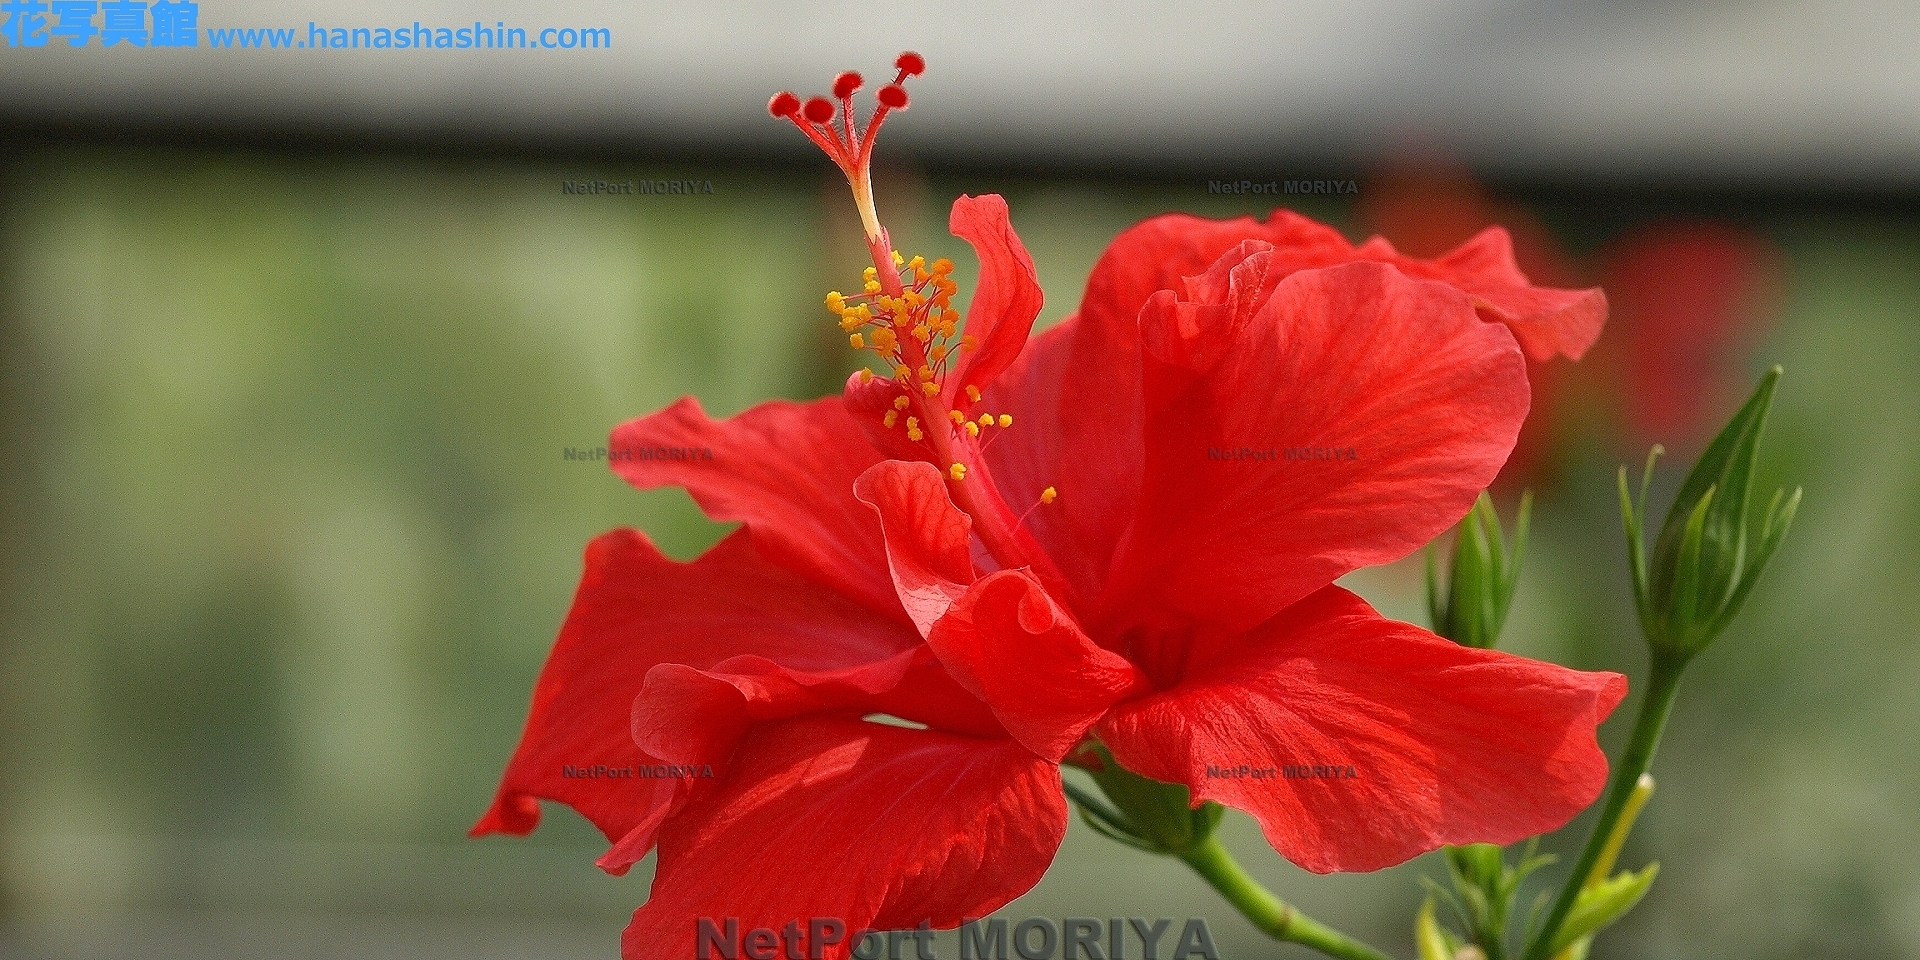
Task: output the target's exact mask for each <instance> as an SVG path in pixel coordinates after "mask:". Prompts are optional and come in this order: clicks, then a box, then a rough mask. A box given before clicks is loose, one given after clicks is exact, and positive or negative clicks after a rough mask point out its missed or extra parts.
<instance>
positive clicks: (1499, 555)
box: [1427, 491, 1533, 649]
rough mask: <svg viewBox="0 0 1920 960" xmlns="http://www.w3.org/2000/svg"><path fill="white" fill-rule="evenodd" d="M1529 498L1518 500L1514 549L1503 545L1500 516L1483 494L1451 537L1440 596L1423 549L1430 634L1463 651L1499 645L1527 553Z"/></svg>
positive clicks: (1429, 551)
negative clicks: (1430, 626) (1431, 621)
mask: <svg viewBox="0 0 1920 960" xmlns="http://www.w3.org/2000/svg"><path fill="white" fill-rule="evenodd" d="M1532 509H1533V492H1532V491H1528V492H1526V493H1524V494H1522V495H1521V496H1520V518H1519V521H1518V523H1517V524H1516V525H1515V528H1514V534H1513V547H1512V548H1511V549H1508V547H1507V545H1506V533H1505V531H1503V530H1501V529H1500V514H1499V512H1498V511H1496V510H1494V508H1493V499H1492V498H1491V497H1489V496H1487V495H1486V494H1484V493H1482V494H1481V495H1480V499H1479V500H1478V501H1476V502H1475V503H1474V505H1473V509H1472V510H1470V511H1468V512H1467V516H1466V518H1465V519H1464V520H1461V521H1460V527H1459V529H1458V530H1457V531H1456V532H1455V533H1454V537H1453V555H1452V557H1451V558H1450V561H1451V562H1450V564H1449V567H1448V570H1447V589H1446V592H1445V593H1444V594H1442V593H1441V590H1440V584H1439V578H1438V576H1437V574H1436V571H1435V570H1434V561H1433V548H1432V547H1431V546H1429V547H1428V548H1427V612H1428V614H1429V616H1431V617H1432V618H1433V632H1434V633H1437V634H1439V635H1441V636H1443V637H1446V638H1447V639H1449V640H1452V641H1453V642H1455V643H1458V644H1460V645H1462V646H1468V647H1480V648H1483V649H1484V648H1488V647H1492V646H1493V644H1494V641H1496V640H1498V639H1500V628H1501V627H1503V626H1505V625H1506V622H1507V610H1508V608H1509V607H1511V606H1512V605H1513V588H1514V586H1515V585H1516V584H1518V583H1519V582H1520V558H1521V556H1522V555H1523V554H1524V553H1525V552H1526V549H1527V518H1528V514H1529V513H1530V512H1531V511H1532Z"/></svg>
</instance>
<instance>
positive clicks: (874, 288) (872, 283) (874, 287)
mask: <svg viewBox="0 0 1920 960" xmlns="http://www.w3.org/2000/svg"><path fill="white" fill-rule="evenodd" d="M868 269H872V268H871V267H869V268H868ZM866 291H867V292H868V293H879V292H880V281H878V280H868V281H867V283H866Z"/></svg>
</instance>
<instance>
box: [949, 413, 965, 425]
mask: <svg viewBox="0 0 1920 960" xmlns="http://www.w3.org/2000/svg"><path fill="white" fill-rule="evenodd" d="M947 417H948V418H950V419H951V420H953V425H954V426H956V427H957V426H959V425H961V424H963V423H966V422H967V415H966V414H964V413H961V412H960V411H958V410H948V411H947Z"/></svg>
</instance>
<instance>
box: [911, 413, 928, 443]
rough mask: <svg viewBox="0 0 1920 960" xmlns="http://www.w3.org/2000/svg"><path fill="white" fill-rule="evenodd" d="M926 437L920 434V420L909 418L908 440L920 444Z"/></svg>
mask: <svg viewBox="0 0 1920 960" xmlns="http://www.w3.org/2000/svg"><path fill="white" fill-rule="evenodd" d="M925 437H926V434H924V433H921V432H920V418H918V417H908V418H907V439H908V440H913V441H916V442H918V441H920V440H922V439H924V438H925Z"/></svg>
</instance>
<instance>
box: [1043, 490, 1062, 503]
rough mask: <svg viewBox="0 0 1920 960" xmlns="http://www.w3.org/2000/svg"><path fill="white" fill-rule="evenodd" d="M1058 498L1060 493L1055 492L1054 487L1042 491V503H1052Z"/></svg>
mask: <svg viewBox="0 0 1920 960" xmlns="http://www.w3.org/2000/svg"><path fill="white" fill-rule="evenodd" d="M1058 496H1060V491H1058V490H1055V489H1053V488H1052V487H1048V488H1046V489H1045V490H1042V491H1040V502H1041V503H1052V502H1053V501H1054V499H1055V498H1056V497H1058Z"/></svg>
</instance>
